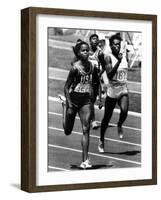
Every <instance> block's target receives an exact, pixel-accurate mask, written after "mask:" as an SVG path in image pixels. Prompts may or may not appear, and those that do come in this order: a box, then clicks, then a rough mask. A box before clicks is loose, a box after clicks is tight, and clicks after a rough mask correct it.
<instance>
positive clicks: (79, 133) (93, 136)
mask: <svg viewBox="0 0 161 200" xmlns="http://www.w3.org/2000/svg"><path fill="white" fill-rule="evenodd" d="M48 128H49V129H51V130H56V131H61V132H64V130H63V129H61V128H55V127H50V126H49V127H48ZM72 133H73V134H77V135H82V133H81V132H77V131H72ZM90 137H92V138H97V139H99V138H100V137H99V136H96V135H91V134H90ZM105 140H108V141H112V142H117V143H121V144H128V145H132V146H138V147H141V145H140V144H136V143H132V142H126V141H122V140H115V139H111V138H107V137H105Z"/></svg>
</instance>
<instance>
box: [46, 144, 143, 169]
mask: <svg viewBox="0 0 161 200" xmlns="http://www.w3.org/2000/svg"><path fill="white" fill-rule="evenodd" d="M48 146H49V147H52V148H59V149H63V150H69V151H74V152H77V153H82V151H80V150H77V149H72V148H68V147H63V146H59V145H53V144H48ZM89 155H92V156H97V157H102V158H110V159H113V160H117V161H122V162H127V163H132V164H136V165H141V163H140V162H136V161H130V160H126V159H122V158H116V157H112V156H107V155H102V154H96V153H91V152H89Z"/></svg>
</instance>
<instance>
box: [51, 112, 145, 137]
mask: <svg viewBox="0 0 161 200" xmlns="http://www.w3.org/2000/svg"><path fill="white" fill-rule="evenodd" d="M48 114H49V115H57V116H61V117H62V116H63V115H62V114H60V113H56V112H48ZM76 119H77V120H80V118H79V117H76ZM96 122H97V123H99V124H100V123H101V121H96ZM109 125H110V126H115V127H117V124H113V123H109ZM122 127H123V128H125V129H131V130H134V131H139V132H140V131H141V129H139V128H133V127H130V126H122ZM134 134H137V135H138V134H139V135H140V133H134Z"/></svg>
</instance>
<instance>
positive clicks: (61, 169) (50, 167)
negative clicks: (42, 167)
mask: <svg viewBox="0 0 161 200" xmlns="http://www.w3.org/2000/svg"><path fill="white" fill-rule="evenodd" d="M48 168H49V169H57V170H60V171H66V172H70V171H71V170H67V169H64V168H60V167H54V166H51V165H48Z"/></svg>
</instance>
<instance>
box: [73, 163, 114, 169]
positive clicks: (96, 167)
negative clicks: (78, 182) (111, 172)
mask: <svg viewBox="0 0 161 200" xmlns="http://www.w3.org/2000/svg"><path fill="white" fill-rule="evenodd" d="M111 167H113V165H112V164H109V165H92V167H90V168H87V169H86V170H90V169H102V168H111ZM70 168H71V169H80V170H84V169H82V168H81V167H80V166H79V165H70Z"/></svg>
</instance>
